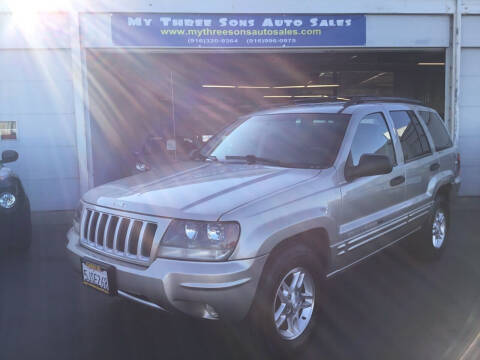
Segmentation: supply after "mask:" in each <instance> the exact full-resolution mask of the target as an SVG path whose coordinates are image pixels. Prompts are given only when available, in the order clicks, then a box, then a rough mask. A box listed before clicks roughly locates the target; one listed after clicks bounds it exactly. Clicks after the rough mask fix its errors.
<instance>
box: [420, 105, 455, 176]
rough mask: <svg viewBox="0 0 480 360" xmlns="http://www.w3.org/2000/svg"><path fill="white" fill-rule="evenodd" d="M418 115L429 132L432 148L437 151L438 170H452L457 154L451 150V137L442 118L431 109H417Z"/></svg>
mask: <svg viewBox="0 0 480 360" xmlns="http://www.w3.org/2000/svg"><path fill="white" fill-rule="evenodd" d="M418 115H419V116H420V118H421V120H423V124H424V125H425V126H426V128H427V130H428V132H429V133H430V137H431V141H432V143H433V148H434V150H435V152H436V153H437V162H438V164H439V166H440V168H439V169H438V171H439V172H444V171H447V172H448V171H452V170H453V169H455V162H456V160H457V158H456V157H457V154H456V152H455V151H454V150H453V142H452V139H451V137H450V134H449V133H448V131H447V128H446V127H445V124H444V122H443V120H442V118H441V117H440V115H438V114H437V113H436V112H435V111H433V110H419V111H418Z"/></svg>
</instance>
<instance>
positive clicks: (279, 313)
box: [247, 244, 325, 357]
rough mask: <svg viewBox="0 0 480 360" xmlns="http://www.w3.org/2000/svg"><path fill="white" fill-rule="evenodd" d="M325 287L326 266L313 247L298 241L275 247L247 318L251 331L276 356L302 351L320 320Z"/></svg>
mask: <svg viewBox="0 0 480 360" xmlns="http://www.w3.org/2000/svg"><path fill="white" fill-rule="evenodd" d="M294 282H295V283H294ZM294 284H296V286H294ZM324 289H325V266H324V264H323V263H322V261H321V259H320V258H319V257H318V256H316V255H315V252H313V251H312V249H310V248H309V247H307V246H305V245H303V244H297V245H290V246H288V247H285V248H283V249H281V250H279V251H275V252H274V253H272V254H271V255H270V260H269V261H268V262H267V264H266V265H265V269H264V272H263V274H262V278H261V280H260V283H259V285H258V288H257V294H256V297H255V300H254V303H253V305H252V308H251V310H250V313H249V316H248V318H247V321H248V325H249V327H250V329H251V333H252V332H253V334H254V335H255V339H257V341H258V340H260V341H261V345H262V346H263V347H266V349H267V350H268V351H269V352H270V353H272V354H274V355H276V356H277V357H278V356H279V357H283V356H285V355H287V356H288V355H291V354H295V353H299V352H301V351H302V350H304V349H305V348H306V347H307V345H308V342H309V340H310V338H311V335H312V331H313V330H314V328H315V326H316V324H317V323H318V320H319V317H320V314H321V306H322V305H323V301H322V299H323V298H324ZM282 309H283V310H282Z"/></svg>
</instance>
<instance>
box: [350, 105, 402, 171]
mask: <svg viewBox="0 0 480 360" xmlns="http://www.w3.org/2000/svg"><path fill="white" fill-rule="evenodd" d="M363 154H376V155H386V156H388V157H389V158H390V160H391V161H392V164H395V163H396V161H395V151H394V149H393V145H392V136H391V135H390V131H389V130H388V127H387V124H386V122H385V118H384V116H383V114H382V113H374V114H370V115H367V116H366V117H364V118H363V119H362V120H361V121H360V124H358V128H357V132H356V133H355V137H354V138H353V142H352V148H351V151H350V157H351V158H350V159H351V161H352V164H353V165H354V166H357V165H358V162H359V161H360V158H361V157H362V155H363Z"/></svg>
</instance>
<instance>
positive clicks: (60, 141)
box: [0, 14, 80, 210]
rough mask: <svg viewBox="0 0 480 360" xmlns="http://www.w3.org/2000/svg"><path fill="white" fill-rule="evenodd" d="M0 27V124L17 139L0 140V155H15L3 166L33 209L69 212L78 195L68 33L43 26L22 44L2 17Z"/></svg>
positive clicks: (60, 21) (8, 20)
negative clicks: (7, 124) (12, 126)
mask: <svg viewBox="0 0 480 360" xmlns="http://www.w3.org/2000/svg"><path fill="white" fill-rule="evenodd" d="M54 23H55V24H57V25H59V24H63V25H65V24H68V19H67V18H66V17H60V18H59V17H58V16H55V19H54ZM0 27H1V28H3V30H4V31H2V32H1V34H2V35H0V121H15V122H16V124H17V140H0V151H3V150H6V149H13V150H16V151H18V153H19V159H18V161H17V162H15V163H12V164H9V167H11V168H12V169H13V170H14V171H15V172H16V173H18V175H19V176H20V178H21V179H22V182H23V184H24V187H25V190H26V192H27V194H28V196H29V197H30V201H31V206H32V209H33V210H58V209H72V208H74V207H75V204H76V202H77V201H78V198H79V196H80V194H79V185H78V182H79V171H78V163H77V153H76V134H75V117H74V110H73V97H74V95H73V86H72V75H71V73H72V71H71V70H72V66H71V63H72V60H71V54H70V50H69V49H68V47H69V45H70V43H69V41H70V38H69V34H68V33H64V32H59V31H58V30H59V29H58V28H55V27H50V26H48V27H47V26H46V24H43V25H40V28H36V29H35V28H33V29H31V32H29V38H28V39H26V38H25V37H24V36H23V34H22V33H20V32H19V31H18V29H17V28H16V26H15V24H14V23H13V22H12V18H11V17H10V16H8V15H5V14H3V15H1V16H0ZM62 34H63V35H62Z"/></svg>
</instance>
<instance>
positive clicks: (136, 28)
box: [112, 13, 366, 48]
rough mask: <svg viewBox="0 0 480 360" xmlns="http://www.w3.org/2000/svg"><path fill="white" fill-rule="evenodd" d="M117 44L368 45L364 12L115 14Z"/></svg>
mask: <svg viewBox="0 0 480 360" xmlns="http://www.w3.org/2000/svg"><path fill="white" fill-rule="evenodd" d="M112 41H113V43H114V44H115V45H117V46H144V47H145V46H146V47H172V48H179V47H180V48H191V47H205V48H223V47H230V48H250V47H262V48H272V47H322V46H363V45H365V42H366V17H365V15H246V14H241V15H218V14H216V15H208V14H139V13H135V14H124V13H122V14H113V15H112Z"/></svg>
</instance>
